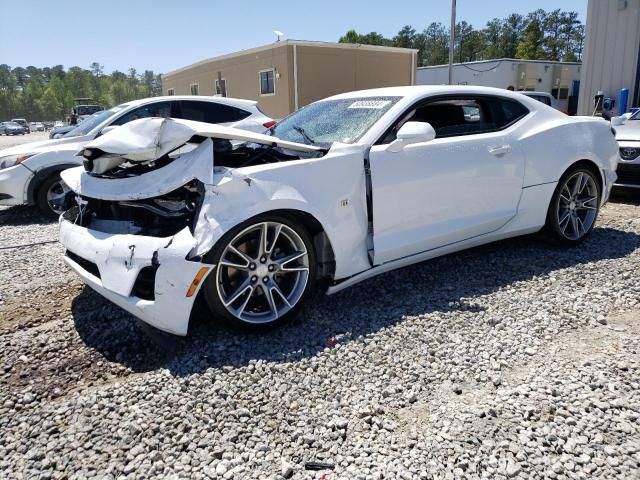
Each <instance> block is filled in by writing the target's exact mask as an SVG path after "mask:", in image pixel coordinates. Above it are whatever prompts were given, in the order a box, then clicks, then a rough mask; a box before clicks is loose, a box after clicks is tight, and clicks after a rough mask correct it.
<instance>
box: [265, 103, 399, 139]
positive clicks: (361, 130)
mask: <svg viewBox="0 0 640 480" xmlns="http://www.w3.org/2000/svg"><path fill="white" fill-rule="evenodd" d="M400 98H402V97H361V98H345V99H340V100H324V101H320V102H316V103H312V104H311V105H307V106H306V107H303V108H301V109H300V110H298V111H297V112H295V113H293V114H291V115H289V116H288V117H287V118H285V119H284V120H282V121H281V122H279V123H277V124H276V125H275V126H273V127H272V128H271V129H270V130H269V131H268V132H267V133H268V134H270V135H273V136H275V137H278V138H279V139H281V140H288V141H290V142H297V143H306V144H309V145H317V146H320V147H329V146H331V144H332V143H333V142H342V143H354V142H357V141H358V140H359V139H360V137H362V136H363V135H364V134H365V133H366V132H367V130H369V129H370V128H371V127H372V126H373V124H374V123H376V122H377V121H378V120H380V118H382V116H383V115H384V114H385V113H387V111H388V110H389V109H390V108H391V107H392V106H393V105H394V104H395V103H396V102H398V100H400Z"/></svg>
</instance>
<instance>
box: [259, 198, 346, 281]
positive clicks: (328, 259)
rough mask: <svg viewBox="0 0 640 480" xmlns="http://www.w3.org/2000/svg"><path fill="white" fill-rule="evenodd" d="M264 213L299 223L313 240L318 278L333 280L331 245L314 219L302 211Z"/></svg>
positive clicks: (333, 257) (333, 264) (332, 252)
mask: <svg viewBox="0 0 640 480" xmlns="http://www.w3.org/2000/svg"><path fill="white" fill-rule="evenodd" d="M265 213H274V214H278V215H283V216H285V217H289V218H291V219H292V220H296V221H297V222H299V223H301V224H302V226H303V227H304V228H305V229H306V230H307V232H308V233H309V234H310V235H311V237H312V238H313V245H314V247H315V251H316V258H317V261H318V276H319V277H320V278H333V275H334V273H335V270H336V257H335V254H334V251H333V246H332V245H331V240H329V237H328V236H327V233H326V232H325V230H324V227H323V226H322V224H321V223H320V222H319V221H318V219H317V218H316V217H314V216H313V215H311V214H310V213H307V212H303V211H302V210H288V209H284V210H272V211H270V212H265Z"/></svg>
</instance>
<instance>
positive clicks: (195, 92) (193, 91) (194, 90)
mask: <svg viewBox="0 0 640 480" xmlns="http://www.w3.org/2000/svg"><path fill="white" fill-rule="evenodd" d="M199 88H200V85H198V84H197V83H192V84H191V95H198V90H199Z"/></svg>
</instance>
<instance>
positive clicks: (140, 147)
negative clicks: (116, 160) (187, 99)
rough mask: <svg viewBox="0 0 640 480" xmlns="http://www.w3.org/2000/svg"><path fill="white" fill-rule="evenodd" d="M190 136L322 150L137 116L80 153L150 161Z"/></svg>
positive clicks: (241, 132) (207, 125) (247, 133)
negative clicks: (137, 118) (97, 153)
mask: <svg viewBox="0 0 640 480" xmlns="http://www.w3.org/2000/svg"><path fill="white" fill-rule="evenodd" d="M194 136H201V137H210V138H218V139H225V140H237V141H243V142H252V143H259V144H263V145H272V146H280V147H282V148H287V149H289V150H295V151H300V152H317V151H320V150H322V149H321V148H318V147H314V146H312V145H306V144H302V143H295V142H288V141H284V140H280V139H279V138H277V137H272V136H270V135H264V134H262V133H254V132H250V131H248V130H242V129H239V128H233V127H224V126H222V125H215V124H211V123H204V122H194V121H192V120H182V119H175V118H141V119H139V120H134V121H132V122H129V123H127V124H125V125H122V126H121V127H119V128H116V129H113V130H111V131H109V132H107V133H105V134H104V135H102V136H101V137H98V138H96V139H95V140H93V141H92V142H89V143H88V144H87V145H85V151H86V152H84V153H85V156H86V154H88V153H90V152H91V151H98V152H101V153H102V152H104V153H105V154H108V155H112V156H113V155H118V156H120V157H122V158H124V159H127V160H132V161H138V162H144V161H151V160H156V159H158V158H160V157H162V156H163V155H165V154H167V153H168V152H170V151H172V150H174V149H176V148H178V147H180V146H182V145H184V144H185V143H187V142H188V141H189V140H190V139H191V138H192V137H194ZM80 154H83V152H80Z"/></svg>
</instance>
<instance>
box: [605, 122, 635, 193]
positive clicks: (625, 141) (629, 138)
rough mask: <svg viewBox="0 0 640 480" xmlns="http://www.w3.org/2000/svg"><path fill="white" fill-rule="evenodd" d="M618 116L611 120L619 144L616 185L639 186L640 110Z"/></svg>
mask: <svg viewBox="0 0 640 480" xmlns="http://www.w3.org/2000/svg"><path fill="white" fill-rule="evenodd" d="M618 118H619V120H617V121H614V119H612V122H611V123H612V124H613V128H614V129H615V130H616V140H617V141H618V145H619V146H620V163H619V165H618V179H617V180H616V186H618V187H625V188H640V111H638V112H636V113H634V114H633V115H629V116H628V117H625V116H622V117H618Z"/></svg>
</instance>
